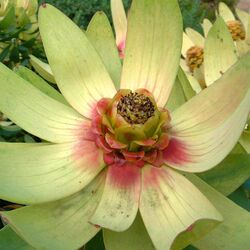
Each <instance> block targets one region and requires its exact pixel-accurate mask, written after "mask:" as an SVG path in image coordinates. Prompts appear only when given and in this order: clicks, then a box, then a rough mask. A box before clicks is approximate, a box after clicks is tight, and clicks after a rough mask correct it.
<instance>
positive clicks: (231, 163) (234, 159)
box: [199, 154, 250, 196]
mask: <svg viewBox="0 0 250 250" xmlns="http://www.w3.org/2000/svg"><path fill="white" fill-rule="evenodd" d="M249 166H250V155H249V154H230V155H228V156H227V157H226V158H225V159H224V160H223V161H222V162H221V163H220V164H218V165H217V166H216V167H215V168H213V169H211V170H209V171H207V172H204V173H200V174H199V177H201V178H202V179H203V180H204V181H206V182H207V183H208V184H209V185H211V186H212V187H213V188H215V189H216V190H218V191H219V192H221V193H222V194H224V195H226V196H227V195H229V194H231V193H232V192H233V191H235V190H236V189H237V188H238V187H239V186H240V185H241V184H242V183H244V182H245V181H246V180H247V179H248V177H249V176H250V168H249Z"/></svg>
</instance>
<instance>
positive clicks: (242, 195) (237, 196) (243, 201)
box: [228, 187, 250, 212]
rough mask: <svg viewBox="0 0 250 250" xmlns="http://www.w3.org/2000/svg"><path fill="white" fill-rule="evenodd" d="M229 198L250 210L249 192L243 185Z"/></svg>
mask: <svg viewBox="0 0 250 250" xmlns="http://www.w3.org/2000/svg"><path fill="white" fill-rule="evenodd" d="M228 198H229V199H230V200H232V201H234V202H235V203H236V204H238V205H239V206H241V207H243V208H245V209H246V210H247V211H249V212H250V199H249V198H248V197H247V193H246V191H245V190H244V188H243V187H240V188H238V189H237V190H236V191H235V192H233V193H232V194H230V195H229V196H228Z"/></svg>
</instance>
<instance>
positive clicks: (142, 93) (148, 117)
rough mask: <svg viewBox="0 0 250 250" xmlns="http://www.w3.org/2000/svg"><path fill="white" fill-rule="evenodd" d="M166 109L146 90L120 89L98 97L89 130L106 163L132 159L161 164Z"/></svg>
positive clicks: (140, 164) (166, 140) (166, 139)
mask: <svg viewBox="0 0 250 250" xmlns="http://www.w3.org/2000/svg"><path fill="white" fill-rule="evenodd" d="M169 122H170V116H169V112H168V111H167V110H166V109H164V108H158V107H157V105H156V102H155V100H154V97H153V95H152V94H151V93H150V92H149V91H147V90H146V89H138V90H136V91H134V92H132V91H131V90H127V89H122V90H119V91H118V92H117V94H116V95H115V96H114V98H113V99H111V98H103V99H101V100H100V101H99V102H98V103H97V105H96V108H95V109H94V111H93V117H92V128H91V129H92V132H93V134H94V135H95V136H94V138H95V142H96V145H97V146H98V147H99V148H101V149H102V150H103V152H104V161H105V162H106V164H108V165H110V164H117V165H121V166H122V165H123V164H124V163H125V162H131V163H133V164H135V165H136V166H138V167H143V166H144V165H145V163H150V164H152V165H154V166H161V165H162V163H163V159H162V151H163V150H164V149H165V148H166V147H167V146H168V143H169V133H168V130H169Z"/></svg>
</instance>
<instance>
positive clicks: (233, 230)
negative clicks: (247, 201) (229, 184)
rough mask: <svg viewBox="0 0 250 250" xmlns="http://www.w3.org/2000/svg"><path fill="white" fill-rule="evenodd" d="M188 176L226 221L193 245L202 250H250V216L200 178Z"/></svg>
mask: <svg viewBox="0 0 250 250" xmlns="http://www.w3.org/2000/svg"><path fill="white" fill-rule="evenodd" d="M186 176H187V177H188V179H189V180H190V181H192V182H193V184H194V185H196V186H197V188H199V190H200V191H201V192H203V194H204V195H206V196H207V198H208V199H209V200H210V201H211V202H212V203H213V204H214V206H215V207H216V208H217V209H218V210H219V212H220V213H221V214H222V216H223V217H224V221H223V222H222V223H221V224H220V225H219V226H218V227H216V228H215V229H214V230H213V231H212V232H210V233H209V234H208V235H206V236H205V237H204V238H202V239H200V240H199V241H197V242H195V243H193V245H194V246H195V247H198V248H199V249H202V250H211V249H219V250H236V249H250V241H249V231H250V214H249V213H248V212H247V211H246V210H244V209H243V208H241V207H239V206H237V205H236V204H235V203H233V202H232V201H230V200H229V199H227V198H226V197H225V196H224V195H222V194H221V193H219V192H217V191H216V190H215V189H213V188H212V187H211V186H209V185H208V184H206V183H205V182H204V181H202V180H201V179H200V178H199V177H197V176H195V175H192V174H188V175H186ZM194 201H195V200H194Z"/></svg>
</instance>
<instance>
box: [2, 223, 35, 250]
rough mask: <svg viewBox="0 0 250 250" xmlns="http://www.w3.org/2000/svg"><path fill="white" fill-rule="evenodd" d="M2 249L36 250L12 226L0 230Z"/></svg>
mask: <svg viewBox="0 0 250 250" xmlns="http://www.w3.org/2000/svg"><path fill="white" fill-rule="evenodd" d="M0 249H3V250H32V249H34V248H33V247H31V246H30V245H28V243H26V242H25V241H24V240H23V239H21V238H20V237H19V236H18V235H17V234H16V233H15V232H14V231H13V230H12V229H11V228H10V226H8V225H7V226H5V227H4V228H3V229H1V230H0Z"/></svg>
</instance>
